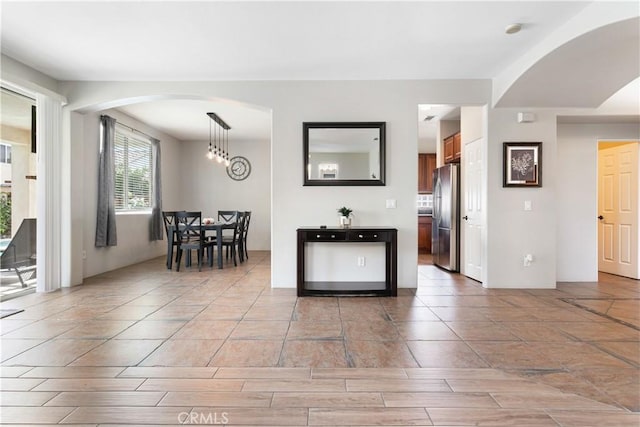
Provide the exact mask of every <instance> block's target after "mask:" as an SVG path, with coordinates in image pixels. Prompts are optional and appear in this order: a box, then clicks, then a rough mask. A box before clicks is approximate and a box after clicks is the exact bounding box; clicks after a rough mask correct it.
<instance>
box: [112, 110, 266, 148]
mask: <svg viewBox="0 0 640 427" xmlns="http://www.w3.org/2000/svg"><path fill="white" fill-rule="evenodd" d="M118 110H119V111H121V112H123V113H125V114H127V115H128V116H131V117H133V118H135V119H137V120H139V121H141V122H143V123H146V124H148V125H150V126H151V127H153V128H154V129H157V130H159V131H161V132H164V133H166V134H168V135H171V136H173V137H174V138H176V139H178V140H180V141H202V140H207V141H208V140H209V124H210V123H211V124H214V123H213V121H212V120H211V119H210V118H209V117H208V116H207V113H208V112H213V113H216V114H217V115H218V116H219V117H220V118H221V119H222V120H224V121H225V123H227V124H228V125H229V126H230V127H231V129H230V130H229V140H230V141H231V142H233V141H265V142H268V141H269V140H270V138H271V114H270V113H269V112H267V111H264V110H260V109H256V108H252V107H249V106H247V105H244V104H238V103H231V102H223V101H200V100H164V101H153V102H142V103H138V104H131V105H126V106H124V107H118ZM215 129H216V127H215V126H213V127H212V131H215Z"/></svg>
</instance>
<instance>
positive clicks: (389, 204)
mask: <svg viewBox="0 0 640 427" xmlns="http://www.w3.org/2000/svg"><path fill="white" fill-rule="evenodd" d="M395 208H396V199H387V209H395Z"/></svg>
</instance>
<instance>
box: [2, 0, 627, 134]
mask: <svg viewBox="0 0 640 427" xmlns="http://www.w3.org/2000/svg"><path fill="white" fill-rule="evenodd" d="M588 4H589V2H582V1H561V2H557V1H532V2H525V1H494V2H486V1H470V2H461V1H441V2H438V1H414V2H404V1H395V2H392V1H375V2H364V1H342V2H339V1H331V2H329V1H316V2H313V1H297V2H294V1H284V2H272V1H257V2H247V1H238V2H230V1H226V2H223V1H181V2H177V1H163V2H154V1H135V2H134V1H113V2H105V1H85V2H82V1H81V2H75V1H72V2H59V1H46V2H8V1H2V14H1V22H0V23H1V25H0V31H1V32H0V36H1V40H0V41H1V43H0V48H1V51H2V53H3V54H4V55H8V56H10V57H12V58H14V59H16V60H18V61H20V62H22V63H24V64H26V65H28V66H30V67H32V68H34V69H37V70H39V71H41V72H43V73H44V74H46V75H49V76H51V77H53V78H54V79H57V80H60V81H68V80H87V81H100V80H110V81H118V80H120V81H135V80H156V81H163V80H166V81H170V80H173V81H196V80H207V81H211V80H320V79H321V80H367V79H382V80H385V79H438V78H448V79H466V78H473V79H477V78H493V77H495V76H496V75H497V74H498V73H500V72H501V71H502V70H504V69H505V67H507V66H509V65H510V64H512V63H514V61H516V60H518V58H520V57H521V56H522V55H523V54H524V53H525V52H527V51H529V50H530V49H531V48H532V47H534V46H535V45H537V44H538V43H540V42H541V41H542V40H544V39H545V37H547V36H548V35H549V34H550V33H551V32H553V31H554V30H555V29H558V28H559V27H560V26H562V25H563V24H565V23H566V22H567V21H569V20H570V19H571V18H572V17H573V16H575V15H576V14H578V13H580V12H581V11H582V10H583V9H584V8H585V7H586V6H587V5H588ZM511 23H521V24H522V26H523V29H522V31H520V32H519V33H517V34H513V35H507V34H505V31H504V30H505V27H506V26H507V25H508V24H511ZM587 44H588V43H587ZM534 77H535V78H536V79H537V78H538V77H537V75H536V76H534ZM532 78H533V77H532ZM633 90H636V92H633ZM626 93H631V97H633V98H634V99H635V100H636V101H637V96H635V95H637V93H638V92H637V85H636V86H635V87H631V88H630V89H629V88H626ZM628 97H629V95H627V98H628ZM623 98H624V97H623V96H622V97H619V98H617V100H613V101H611V100H610V101H608V102H609V104H608V110H607V111H611V112H612V113H611V114H617V113H618V110H620V108H619V107H617V106H619V105H620V102H625V101H622V100H623ZM626 102H627V103H628V102H634V101H633V100H631V101H629V100H628V99H627V101H626ZM636 105H637V102H636ZM453 107H455V106H448V107H446V108H449V109H451V108H453ZM118 109H119V110H120V111H122V112H123V113H125V114H127V115H129V116H131V117H133V118H135V119H137V120H139V121H141V122H144V123H146V124H147V125H149V126H151V127H154V128H156V129H158V130H160V131H162V132H164V133H167V134H169V135H171V136H173V137H175V138H176V139H179V140H183V141H188V140H206V139H208V135H209V120H210V119H208V118H207V117H206V113H207V112H209V111H213V112H215V113H217V114H218V115H219V116H220V117H222V118H223V120H225V121H226V122H227V123H229V125H230V126H231V127H232V130H231V131H230V133H229V136H230V139H231V140H232V141H233V140H234V139H235V140H247V141H251V140H268V139H269V138H270V132H271V116H270V113H269V112H268V111H263V110H258V109H254V108H251V107H250V106H246V105H242V104H236V103H230V102H222V101H198V100H166V101H154V102H147V103H140V104H133V105H128V106H124V107H119V108H118ZM636 110H637V108H636ZM458 111H459V110H458ZM627 111H628V110H627ZM446 113H447V112H444V113H442V114H446ZM4 114H5V113H4V112H3V116H4ZM418 114H419V120H422V118H423V117H422V115H421V114H422V110H420V111H419V113H418ZM430 114H432V113H430ZM439 114H440V113H439ZM454 114H455V111H454ZM445 118H452V117H449V116H447V117H445ZM430 128H433V126H431V127H430V126H429V125H421V126H420V129H421V131H420V132H421V138H424V135H422V132H423V131H424V129H430Z"/></svg>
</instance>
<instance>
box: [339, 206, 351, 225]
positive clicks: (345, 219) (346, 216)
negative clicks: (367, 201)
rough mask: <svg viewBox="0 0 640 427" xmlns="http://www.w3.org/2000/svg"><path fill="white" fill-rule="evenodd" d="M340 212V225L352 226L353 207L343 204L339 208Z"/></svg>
mask: <svg viewBox="0 0 640 427" xmlns="http://www.w3.org/2000/svg"><path fill="white" fill-rule="evenodd" d="M338 212H339V213H340V226H341V227H342V228H349V227H351V214H352V213H353V209H349V208H347V207H346V206H343V207H341V208H340V209H338Z"/></svg>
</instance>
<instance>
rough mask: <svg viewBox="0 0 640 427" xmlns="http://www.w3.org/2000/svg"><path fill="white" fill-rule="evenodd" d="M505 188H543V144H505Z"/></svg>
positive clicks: (503, 183)
mask: <svg viewBox="0 0 640 427" xmlns="http://www.w3.org/2000/svg"><path fill="white" fill-rule="evenodd" d="M502 162H503V175H502V186H503V187H542V142H505V143H504V144H503V160H502Z"/></svg>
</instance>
